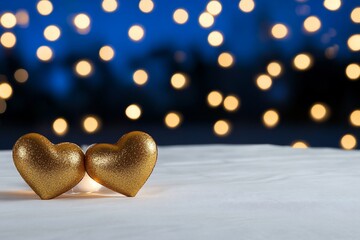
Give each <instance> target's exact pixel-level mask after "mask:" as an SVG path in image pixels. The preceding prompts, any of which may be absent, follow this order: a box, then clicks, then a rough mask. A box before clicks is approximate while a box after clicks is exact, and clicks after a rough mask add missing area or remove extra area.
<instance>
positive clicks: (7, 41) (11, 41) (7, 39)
mask: <svg viewBox="0 0 360 240" xmlns="http://www.w3.org/2000/svg"><path fill="white" fill-rule="evenodd" d="M0 43H1V45H3V47H5V48H12V47H14V46H15V44H16V36H15V35H14V34H13V33H11V32H4V33H3V34H2V35H1V37H0Z"/></svg>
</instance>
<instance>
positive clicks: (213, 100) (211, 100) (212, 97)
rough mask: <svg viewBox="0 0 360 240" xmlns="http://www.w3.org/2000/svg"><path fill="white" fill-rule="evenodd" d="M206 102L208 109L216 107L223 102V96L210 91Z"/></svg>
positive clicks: (217, 92)
mask: <svg viewBox="0 0 360 240" xmlns="http://www.w3.org/2000/svg"><path fill="white" fill-rule="evenodd" d="M207 102H208V104H209V106H210V107H218V106H220V105H221V103H222V102H223V95H222V94H221V92H219V91H212V92H210V93H209V94H208V96H207Z"/></svg>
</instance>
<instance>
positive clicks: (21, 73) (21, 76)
mask: <svg viewBox="0 0 360 240" xmlns="http://www.w3.org/2000/svg"><path fill="white" fill-rule="evenodd" d="M14 78H15V80H16V81H17V82H19V83H24V82H26V81H27V80H28V78H29V74H28V72H27V71H26V70H25V69H23V68H19V69H18V70H16V71H15V73H14Z"/></svg>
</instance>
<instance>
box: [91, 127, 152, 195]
mask: <svg viewBox="0 0 360 240" xmlns="http://www.w3.org/2000/svg"><path fill="white" fill-rule="evenodd" d="M156 160H157V146H156V143H155V141H154V140H153V139H152V137H151V136H149V135H148V134H146V133H144V132H138V131H135V132H130V133H128V134H125V135H124V136H122V137H121V138H120V139H119V141H118V142H117V143H116V144H95V145H93V146H92V147H90V148H89V149H88V150H87V151H86V154H85V167H86V171H87V173H88V174H89V176H90V177H91V178H93V179H94V180H95V181H97V182H98V183H100V184H102V185H103V186H105V187H107V188H110V189H111V190H113V191H116V192H119V193H121V194H124V195H126V196H128V197H134V196H135V195H136V194H137V192H138V191H139V190H140V189H141V187H142V186H143V185H144V184H145V182H146V181H147V179H148V178H149V176H150V175H151V173H152V171H153V169H154V167H155V164H156Z"/></svg>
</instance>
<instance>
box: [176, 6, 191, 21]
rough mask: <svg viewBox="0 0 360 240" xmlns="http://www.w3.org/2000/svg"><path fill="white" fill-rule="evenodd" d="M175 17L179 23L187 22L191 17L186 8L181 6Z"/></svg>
mask: <svg viewBox="0 0 360 240" xmlns="http://www.w3.org/2000/svg"><path fill="white" fill-rule="evenodd" d="M173 19H174V21H175V22H176V23H177V24H185V23H186V22H187V21H188V19H189V14H188V12H187V11H186V10H185V9H183V8H179V9H176V10H175V11H174V13H173Z"/></svg>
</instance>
